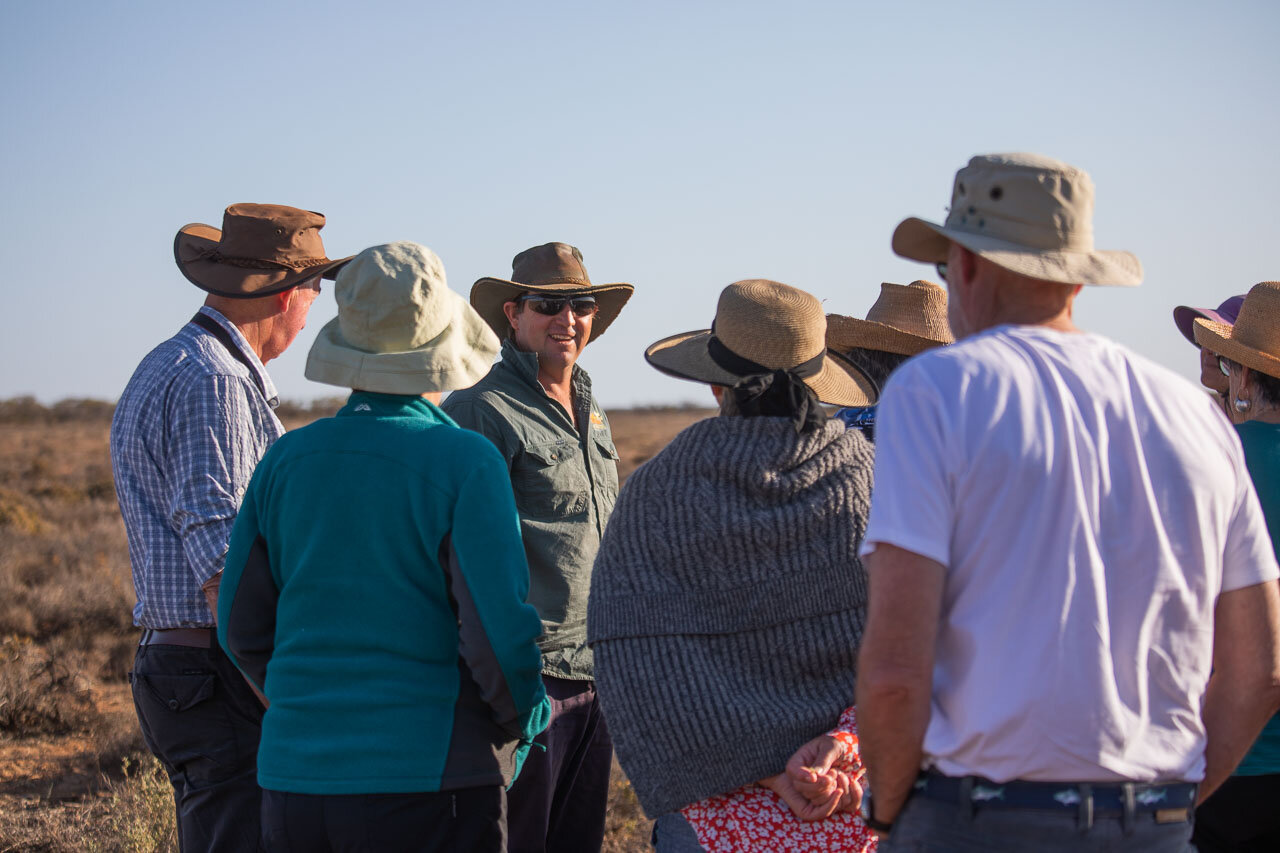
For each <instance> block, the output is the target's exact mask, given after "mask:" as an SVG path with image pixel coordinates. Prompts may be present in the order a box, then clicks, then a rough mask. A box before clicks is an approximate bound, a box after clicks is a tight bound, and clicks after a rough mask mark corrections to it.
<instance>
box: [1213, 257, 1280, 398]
mask: <svg viewBox="0 0 1280 853" xmlns="http://www.w3.org/2000/svg"><path fill="white" fill-rule="evenodd" d="M1195 334H1196V343H1198V344H1199V345H1200V346H1202V347H1208V348H1209V349H1210V350H1212V351H1213V352H1216V353H1217V354H1218V355H1224V356H1226V357H1227V358H1229V359H1231V360H1232V361H1234V362H1237V363H1238V364H1243V365H1244V366H1245V367H1252V368H1253V369H1254V370H1256V371H1258V372H1259V373H1265V374H1267V375H1268V376H1275V377H1277V378H1280V281H1263V282H1259V283H1258V284H1255V285H1254V286H1253V287H1252V288H1250V289H1249V293H1248V295H1246V296H1245V298H1244V302H1243V303H1242V304H1241V305H1240V315H1239V316H1238V317H1236V322H1235V324H1234V325H1232V324H1231V323H1216V322H1214V321H1213V320H1205V319H1202V318H1197V319H1196V321H1195Z"/></svg>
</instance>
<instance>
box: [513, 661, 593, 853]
mask: <svg viewBox="0 0 1280 853" xmlns="http://www.w3.org/2000/svg"><path fill="white" fill-rule="evenodd" d="M542 683H543V685H545V686H546V688H547V697H548V698H549V699H550V700H551V724H550V725H549V726H547V730H546V731H544V732H543V733H542V734H540V735H538V737H537V738H536V739H535V742H536V743H540V744H542V745H543V746H545V747H546V750H545V751H543V750H541V749H538V748H537V747H536V746H535V747H534V748H533V749H532V750H530V751H529V757H528V758H526V759H525V762H524V768H523V769H522V770H521V771H520V776H519V778H518V779H516V783H515V784H514V785H512V786H511V790H510V791H509V792H508V794H507V801H508V806H507V807H508V809H509V817H508V825H509V827H510V830H509V835H510V838H509V841H508V844H509V848H508V849H509V850H510V853H543V851H551V853H579V851H581V853H598V851H599V850H600V847H601V845H602V844H603V843H604V817H605V809H606V808H607V806H608V804H609V771H610V769H611V768H612V765H613V739H612V738H610V737H609V729H608V728H607V727H606V726H605V723H604V715H603V714H602V713H601V711H600V701H599V699H598V698H596V685H595V682H594V681H570V680H568V679H564V678H552V677H551V676H548V675H544V676H542Z"/></svg>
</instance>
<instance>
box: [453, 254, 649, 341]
mask: <svg viewBox="0 0 1280 853" xmlns="http://www.w3.org/2000/svg"><path fill="white" fill-rule="evenodd" d="M634 290H635V288H634V287H632V286H631V285H629V284H623V283H617V284H599V285H593V284H592V283H591V279H590V278H589V277H588V276H587V269H586V267H584V266H583V265H582V252H580V251H578V250H577V249H576V248H574V247H573V246H570V245H569V244H568V243H544V244H542V245H541V246H534V247H533V248H532V249H525V250H524V251H523V252H521V253H520V254H518V255H516V256H515V258H514V259H513V260H512V261H511V278H510V279H509V280H508V279H504V278H490V277H485V278H481V279H477V280H476V283H475V284H473V285H471V307H473V308H475V309H476V312H477V313H478V314H479V315H480V316H481V317H483V318H484V321H485V322H486V323H488V324H489V328H491V329H493V331H494V332H495V333H497V335H498V337H499V338H506V337H507V335H508V334H510V332H511V324H510V323H509V322H507V315H506V314H505V313H504V312H503V310H502V306H503V305H504V304H505V303H507V302H510V301H511V300H513V299H515V298H516V297H517V296H519V295H520V294H522V293H547V294H570V293H572V294H582V295H584V296H594V297H595V299H596V302H597V303H598V304H599V305H600V310H599V311H598V312H597V313H596V316H595V319H594V320H592V322H591V337H590V338H589V339H588V340H587V343H591V341H594V340H595V339H596V338H598V337H600V336H601V335H603V334H604V330H605V329H607V328H609V324H610V323H612V322H613V321H614V320H615V319H616V318H617V316H618V314H620V313H622V306H623V305H626V304H627V300H628V299H630V298H631V294H632V292H634Z"/></svg>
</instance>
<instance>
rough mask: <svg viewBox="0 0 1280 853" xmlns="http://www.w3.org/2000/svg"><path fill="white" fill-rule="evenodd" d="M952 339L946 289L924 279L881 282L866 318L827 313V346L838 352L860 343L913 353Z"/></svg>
mask: <svg viewBox="0 0 1280 853" xmlns="http://www.w3.org/2000/svg"><path fill="white" fill-rule="evenodd" d="M954 342H955V338H953V337H952V336H951V325H950V324H949V323H948V322H947V291H946V289H945V288H942V287H940V286H938V285H936V284H934V283H933V282H931V281H925V280H923V279H918V280H916V281H913V282H911V283H910V284H894V283H893V282H889V281H886V282H883V283H882V284H881V285H880V297H879V298H878V299H876V303H875V304H874V305H872V306H871V310H870V311H868V312H867V319H865V320H859V319H858V318H857V317H846V316H844V315H843V314H828V315H827V349H832V350H835V351H836V352H839V353H843V352H847V351H848V350H850V349H852V348H854V347H862V348H864V349H874V350H880V351H882V352H892V353H897V354H898V355H916V354H917V353H922V352H924V351H925V350H927V349H932V348H934V347H937V346H942V345H944V344H950V343H954Z"/></svg>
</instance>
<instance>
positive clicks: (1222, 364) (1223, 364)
mask: <svg viewBox="0 0 1280 853" xmlns="http://www.w3.org/2000/svg"><path fill="white" fill-rule="evenodd" d="M1218 369H1219V370H1221V371H1222V375H1223V376H1227V377H1229V376H1231V365H1230V363H1229V362H1228V361H1227V359H1226V357H1225V356H1221V355H1220V356H1218Z"/></svg>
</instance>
